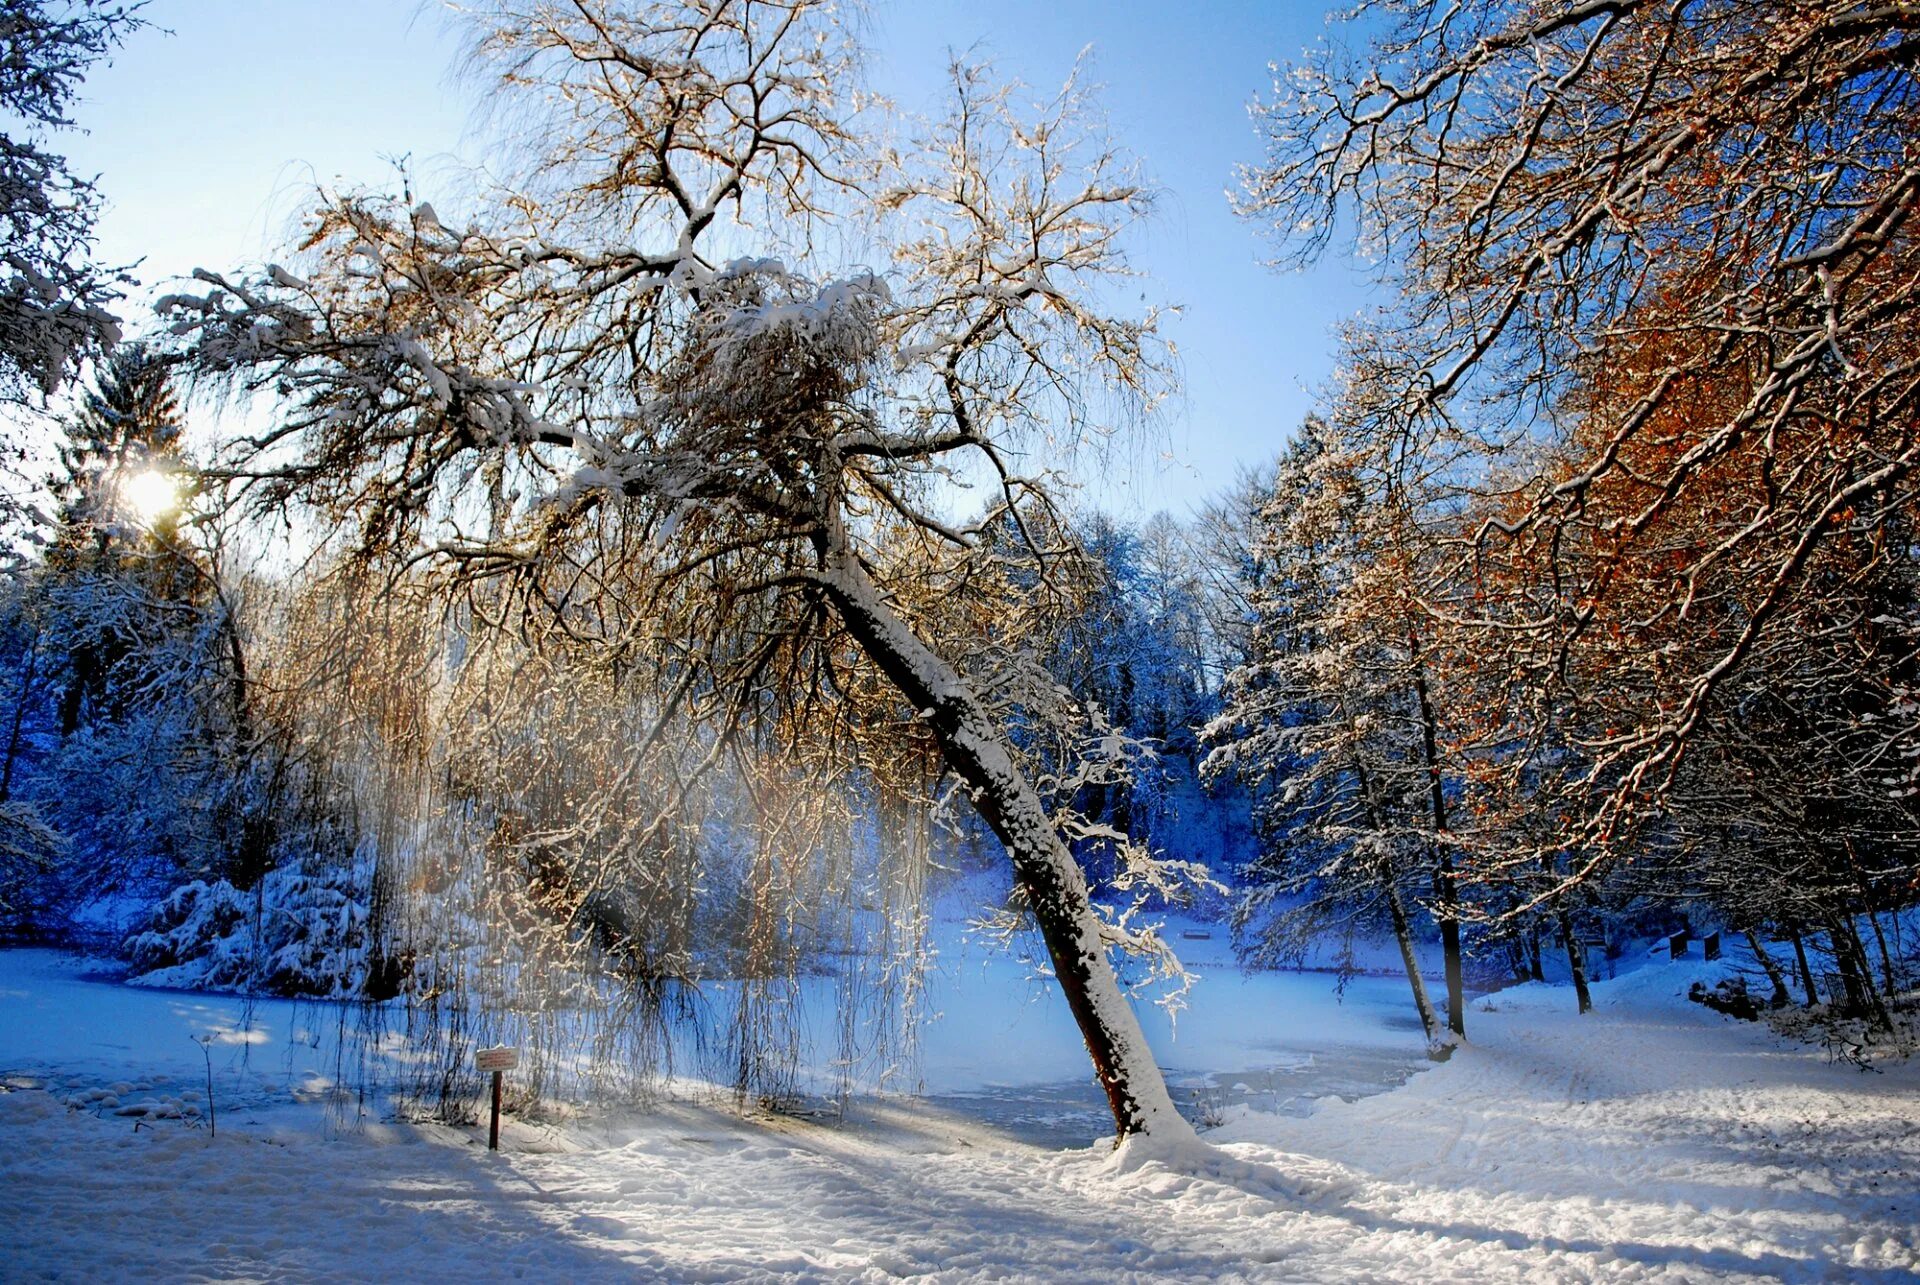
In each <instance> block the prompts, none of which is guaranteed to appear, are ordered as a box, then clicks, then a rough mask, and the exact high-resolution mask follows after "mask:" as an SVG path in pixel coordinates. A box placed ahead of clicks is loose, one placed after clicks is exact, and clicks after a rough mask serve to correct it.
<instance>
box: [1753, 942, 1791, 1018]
mask: <svg viewBox="0 0 1920 1285" xmlns="http://www.w3.org/2000/svg"><path fill="white" fill-rule="evenodd" d="M1746 936H1747V946H1748V947H1749V948H1750V949H1751V950H1752V951H1753V957H1754V958H1755V959H1757V960H1759V961H1760V967H1762V968H1764V969H1766V970H1767V980H1768V981H1770V982H1772V983H1773V998H1772V999H1770V1000H1768V1001H1767V1007H1769V1008H1784V1007H1785V1006H1786V1003H1787V979H1786V978H1785V977H1783V976H1782V975H1781V973H1780V965H1778V964H1776V963H1774V962H1773V956H1772V955H1769V954H1768V953H1767V948H1766V947H1765V946H1763V945H1761V944H1760V934H1758V933H1756V932H1754V931H1753V929H1751V928H1749V929H1747V934H1746Z"/></svg>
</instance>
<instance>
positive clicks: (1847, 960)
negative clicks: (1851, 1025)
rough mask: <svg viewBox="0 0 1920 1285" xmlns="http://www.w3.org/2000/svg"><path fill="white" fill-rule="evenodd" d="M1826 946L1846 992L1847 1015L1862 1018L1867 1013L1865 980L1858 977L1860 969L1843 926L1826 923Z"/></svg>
mask: <svg viewBox="0 0 1920 1285" xmlns="http://www.w3.org/2000/svg"><path fill="white" fill-rule="evenodd" d="M1827 944H1828V946H1830V947H1831V948H1832V950H1833V966H1834V969H1835V970H1836V971H1837V972H1839V974H1840V986H1841V988H1842V989H1843V990H1844V991H1845V992H1846V1011H1847V1013H1848V1014H1849V1015H1850V1016H1864V1015H1865V1014H1866V1011H1867V992H1866V985H1865V983H1866V979H1865V978H1863V977H1861V976H1860V967H1859V965H1858V964H1857V963H1855V962H1854V957H1853V950H1852V947H1851V944H1850V943H1849V942H1848V940H1847V929H1846V927H1845V926H1844V924H1842V923H1840V922H1838V921H1834V920H1829V921H1828V923H1827Z"/></svg>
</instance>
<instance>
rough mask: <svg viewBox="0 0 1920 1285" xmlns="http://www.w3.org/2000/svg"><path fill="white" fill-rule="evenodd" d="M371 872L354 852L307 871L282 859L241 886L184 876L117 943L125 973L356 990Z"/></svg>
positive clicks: (145, 980) (152, 981)
mask: <svg viewBox="0 0 1920 1285" xmlns="http://www.w3.org/2000/svg"><path fill="white" fill-rule="evenodd" d="M372 879H373V862H372V859H371V857H368V856H363V857H362V858H361V859H359V860H356V861H354V862H352V863H351V864H349V865H346V866H333V867H323V868H317V869H315V870H314V871H312V872H309V871H307V870H305V869H303V868H302V867H301V866H300V865H299V864H293V865H287V866H282V867H281V868H279V869H277V870H273V871H270V872H268V874H267V875H266V877H265V878H263V879H261V880H260V882H259V883H258V884H256V885H255V886H254V887H253V888H252V889H250V890H248V891H245V892H242V891H240V890H239V889H236V888H235V887H234V886H233V885H232V884H230V883H228V882H227V881H226V880H224V879H216V880H212V881H207V880H200V879H196V880H194V881H193V882H191V883H188V884H184V885H182V886H180V887H178V888H176V889H174V890H173V892H172V893H170V894H169V895H168V896H167V897H166V898H165V899H164V900H162V901H160V902H159V903H158V904H157V905H155V906H154V908H153V911H152V918H151V920H150V922H149V924H148V927H147V928H146V929H145V930H144V931H142V932H140V933H138V934H136V935H134V936H133V937H132V938H130V939H129V940H128V941H127V946H126V949H127V955H128V958H129V960H130V961H131V963H132V965H133V970H134V974H135V978H134V980H135V981H136V982H138V983H139V984H141V985H146V986H179V987H187V988H194V989H201V988H204V989H209V990H263V991H267V992H270V993H272V994H276V995H314V996H329V997H344V996H359V995H360V994H361V993H362V992H363V990H364V989H365V986H366V981H367V978H368V976H369V975H370V969H369V951H368V944H369V931H368V921H369V905H370V897H369V890H370V888H371V886H372Z"/></svg>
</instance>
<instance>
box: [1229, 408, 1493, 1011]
mask: <svg viewBox="0 0 1920 1285" xmlns="http://www.w3.org/2000/svg"><path fill="white" fill-rule="evenodd" d="M1395 516H1396V515H1395V514H1394V513H1393V510H1392V505H1391V503H1390V501H1388V500H1386V499H1385V498H1383V497H1382V496H1381V495H1380V494H1379V493H1378V492H1377V491H1375V490H1373V489H1371V488H1370V487H1369V486H1368V485H1367V484H1366V482H1365V481H1364V473H1363V467H1362V462H1361V457H1359V456H1357V455H1356V454H1355V453H1354V452H1353V451H1351V450H1350V449H1348V448H1346V447H1344V446H1343V445H1342V444H1341V442H1340V441H1339V440H1338V438H1337V436H1336V435H1335V434H1334V433H1333V432H1332V430H1331V429H1329V428H1328V426H1326V425H1325V424H1323V423H1320V422H1318V421H1310V422H1309V423H1308V424H1307V425H1306V427H1305V428H1304V429H1303V430H1302V432H1301V435H1300V436H1299V437H1298V438H1297V439H1296V441H1295V444H1294V446H1293V447H1292V448H1291V450H1290V451H1289V452H1288V454H1287V455H1286V456H1285V457H1283V459H1282V460H1281V463H1280V465H1279V467H1278V468H1277V469H1276V471H1275V482H1274V491H1273V494H1272V497H1271V498H1270V499H1269V501H1268V503H1267V505H1266V506H1265V507H1264V508H1263V509H1262V511H1261V515H1260V521H1261V532H1260V535H1259V537H1258V539H1257V540H1256V541H1255V543H1254V545H1253V549H1252V559H1251V560H1252V563H1253V566H1254V567H1255V568H1256V569H1257V570H1256V578H1255V580H1254V581H1253V583H1252V585H1251V586H1250V588H1249V589H1248V591H1247V600H1248V602H1249V604H1250V606H1251V608H1252V611H1253V617H1254V623H1253V628H1252V633H1251V643H1250V657H1249V659H1248V661H1247V663H1245V664H1243V665H1241V666H1239V667H1237V668H1236V669H1234V670H1233V671H1232V672H1231V673H1230V674H1229V675H1228V678H1227V683H1226V688H1225V704H1224V708H1223V710H1222V712H1221V713H1220V714H1219V715H1218V716H1217V717H1216V718H1215V720H1214V721H1213V722H1212V723H1211V724H1210V725H1209V726H1208V728H1207V739H1208V741H1209V742H1210V743H1211V744H1212V746H1213V749H1212V752H1211V753H1210V755H1209V756H1208V760H1207V768H1208V771H1209V772H1210V773H1211V774H1213V775H1216V776H1220V775H1226V774H1233V775H1237V776H1239V777H1240V778H1241V779H1243V780H1245V781H1248V782H1250V783H1252V784H1253V785H1255V786H1257V787H1260V788H1261V794H1260V796H1259V802H1258V807H1259V809H1260V812H1261V814H1262V816H1263V819H1264V821H1265V839H1266V841H1265V843H1264V844H1263V850H1262V853H1261V855H1260V857H1259V858H1258V859H1257V860H1256V861H1255V862H1254V863H1253V865H1252V866H1251V867H1250V868H1249V869H1248V870H1246V871H1245V872H1244V873H1243V878H1244V879H1245V881H1246V882H1247V885H1248V892H1247V895H1246V898H1245V901H1244V903H1243V905H1242V908H1241V911H1240V922H1241V924H1242V926H1243V928H1244V929H1245V930H1246V931H1248V932H1249V933H1251V934H1253V935H1254V937H1255V944H1254V952H1255V954H1256V955H1266V956H1272V955H1276V954H1283V953H1285V952H1286V951H1287V950H1288V949H1289V948H1290V947H1298V946H1299V945H1301V944H1303V943H1304V941H1305V940H1306V938H1308V937H1310V936H1311V935H1314V934H1318V933H1322V932H1326V931H1330V930H1335V929H1337V928H1338V926H1339V925H1340V924H1342V923H1346V924H1347V925H1348V926H1349V927H1351V926H1353V925H1354V924H1355V923H1356V922H1358V923H1359V924H1361V925H1363V926H1366V927H1372V926H1373V924H1374V923H1377V922H1378V921H1379V920H1380V919H1382V918H1384V919H1385V920H1386V922H1387V924H1388V925H1389V926H1390V927H1391V930H1392V932H1393V935H1394V938H1395V941H1396V942H1397V943H1398V945H1399V948H1400V953H1401V957H1402V961H1403V963H1404V965H1405V968H1406V972H1407V980H1408V982H1409V983H1410V985H1411V986H1412V989H1413V995H1414V1002H1415V1006H1416V1008H1417V1009H1418V1011H1419V1014H1420V1020H1421V1023H1422V1025H1423V1027H1424V1028H1425V1030H1426V1034H1427V1038H1428V1040H1429V1042H1430V1043H1432V1044H1433V1045H1434V1046H1436V1047H1438V1046H1440V1045H1442V1044H1444V1043H1445V1042H1446V1041H1447V1039H1448V1038H1450V1037H1449V1036H1448V1035H1447V1033H1446V1032H1447V1031H1451V1037H1452V1038H1457V1037H1459V1036H1461V1035H1464V1033H1465V1032H1464V1018H1463V1017H1462V1016H1461V1011H1460V1005H1459V1003H1458V1001H1457V1000H1455V999H1452V996H1450V1001H1451V1002H1450V1003H1449V1006H1448V1007H1449V1012H1448V1014H1447V1017H1446V1021H1445V1027H1446V1030H1443V1025H1442V1020H1441V1018H1439V1017H1437V1016H1436V1014H1435V1012H1434V1010H1433V1006H1432V1004H1431V1003H1430V1002H1429V1001H1428V998H1427V992H1426V986H1425V983H1424V981H1423V980H1422V978H1421V975H1420V971H1419V967H1418V961H1417V959H1416V956H1415V950H1414V940H1413V927H1412V916H1411V914H1410V911H1409V899H1408V896H1407V892H1406V890H1407V888H1408V887H1409V886H1410V885H1416V884H1417V882H1422V881H1424V880H1425V879H1432V880H1434V884H1433V885H1432V886H1433V892H1434V904H1435V908H1436V917H1438V916H1439V915H1443V914H1451V915H1453V916H1454V923H1453V936H1452V937H1451V939H1450V942H1449V959H1448V973H1449V982H1450V990H1451V991H1452V992H1453V994H1455V995H1457V993H1458V985H1459V956H1458V949H1459V938H1458V913H1459V912H1458V906H1457V894H1456V893H1455V890H1454V888H1453V887H1452V883H1451V879H1452V875H1451V868H1450V866H1448V865H1446V864H1444V863H1443V859H1442V858H1441V857H1440V856H1439V855H1438V854H1439V852H1440V851H1441V850H1442V849H1443V847H1444V846H1445V845H1449V844H1451V843H1452V842H1453V840H1452V839H1451V837H1450V836H1449V835H1448V834H1447V829H1448V827H1447V824H1446V814H1445V811H1444V809H1445V806H1446V805H1445V803H1444V801H1441V802H1436V801H1435V799H1434V797H1433V794H1434V792H1435V790H1437V789H1444V788H1445V782H1444V781H1441V780H1440V777H1439V775H1438V771H1439V765H1438V763H1437V761H1436V758H1435V756H1436V754H1437V753H1438V746H1437V737H1436V735H1435V731H1436V729H1435V727H1434V718H1435V715H1434V711H1433V706H1432V699H1431V695H1430V691H1429V685H1430V683H1431V676H1430V674H1429V673H1428V671H1427V669H1426V668H1425V664H1426V660H1425V656H1424V655H1423V653H1422V652H1421V651H1420V649H1419V648H1418V645H1417V637H1418V635H1417V632H1416V631H1417V630H1418V628H1419V622H1418V620H1417V618H1416V617H1415V616H1414V615H1413V614H1412V613H1411V612H1410V610H1409V604H1408V602H1407V599H1406V595H1405V591H1404V586H1405V585H1406V583H1407V580H1408V576H1409V568H1408V566H1407V564H1406V561H1405V558H1404V556H1403V554H1404V550H1403V548H1402V547H1401V542H1400V541H1399V540H1398V539H1397V532H1396V521H1395ZM1436 809H1438V812H1437V814H1436Z"/></svg>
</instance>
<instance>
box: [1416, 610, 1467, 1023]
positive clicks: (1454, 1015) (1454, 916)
mask: <svg viewBox="0 0 1920 1285" xmlns="http://www.w3.org/2000/svg"><path fill="white" fill-rule="evenodd" d="M1407 646H1408V650H1409V652H1410V653H1411V656H1412V660H1413V691H1414V695H1415V696H1416V697H1418V698H1419V701H1420V744H1421V750H1422V751H1423V752H1424V753H1425V755H1426V766H1427V801H1428V804H1429V806H1431V808H1432V809H1433V832H1434V833H1435V834H1436V835H1444V834H1445V833H1446V832H1447V791H1446V782H1445V781H1444V780H1443V779H1442V778H1441V775H1440V722H1439V720H1438V719H1437V718H1436V717H1435V716H1434V712H1433V699H1432V697H1431V696H1430V695H1429V694H1428V691H1427V670H1426V665H1425V662H1423V661H1422V660H1421V659H1420V639H1419V636H1418V635H1415V634H1410V635H1409V636H1408V639H1407ZM1434 856H1435V858H1436V860H1435V863H1434V875H1433V893H1434V918H1435V919H1437V920H1439V921H1440V949H1441V953H1442V955H1443V957H1444V959H1445V961H1446V971H1447V1029H1448V1030H1451V1031H1452V1032H1453V1033H1454V1034H1455V1035H1456V1036H1458V1037H1460V1038H1461V1039H1463V1040H1464V1039H1465V1038H1467V996H1466V970H1465V969H1464V968H1463V967H1462V965H1461V960H1460V882H1459V879H1458V877H1457V876H1456V875H1455V873H1454V868H1453V853H1452V852H1451V851H1449V850H1448V848H1447V847H1446V845H1445V844H1444V843H1441V842H1436V843H1435V845H1434Z"/></svg>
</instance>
